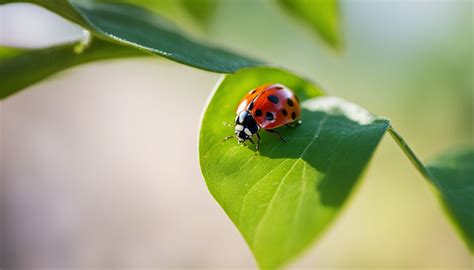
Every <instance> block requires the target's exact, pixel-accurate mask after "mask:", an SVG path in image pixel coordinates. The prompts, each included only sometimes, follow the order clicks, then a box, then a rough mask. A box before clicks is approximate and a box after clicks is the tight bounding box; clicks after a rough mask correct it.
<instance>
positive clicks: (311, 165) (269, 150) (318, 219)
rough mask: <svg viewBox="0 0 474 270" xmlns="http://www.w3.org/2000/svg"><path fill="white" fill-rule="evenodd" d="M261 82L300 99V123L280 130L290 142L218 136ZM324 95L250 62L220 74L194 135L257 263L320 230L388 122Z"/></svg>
mask: <svg viewBox="0 0 474 270" xmlns="http://www.w3.org/2000/svg"><path fill="white" fill-rule="evenodd" d="M265 83H281V84H284V85H286V86H287V87H289V88H290V89H293V90H294V91H295V92H296V94H297V96H299V98H300V99H301V100H302V101H303V100H305V101H303V103H302V104H303V111H302V121H303V123H302V125H300V126H298V127H295V128H289V127H282V128H280V129H279V130H280V132H281V133H282V134H283V136H285V137H286V138H287V139H288V141H289V142H288V143H287V144H285V143H282V142H281V141H280V140H278V139H277V138H276V137H275V136H273V135H271V134H267V133H265V132H261V135H262V145H261V149H260V155H257V156H256V155H255V151H254V148H253V147H249V148H247V147H240V146H239V145H238V144H237V142H236V140H229V141H225V142H224V141H223V138H224V137H225V136H228V135H232V134H233V129H232V128H229V127H226V126H224V125H223V122H224V121H225V122H231V121H232V120H233V119H234V118H235V109H236V106H237V103H238V102H239V100H240V99H241V98H242V97H243V96H244V95H245V94H246V93H247V92H248V91H249V90H251V89H253V88H254V87H256V86H259V85H262V84H265ZM322 95H323V93H322V91H321V90H320V89H319V88H318V87H316V86H314V85H312V84H311V83H310V82H308V81H306V80H304V79H301V78H299V77H297V76H295V75H293V74H291V73H289V72H286V71H283V70H279V69H276V68H266V67H265V68H251V69H243V70H241V71H239V72H238V73H236V74H235V75H227V76H225V77H224V79H223V80H222V82H220V83H219V84H218V85H217V88H216V90H215V92H214V93H213V94H212V96H211V100H210V102H209V105H208V106H207V108H206V109H205V113H204V116H203V119H202V126H201V132H200V142H199V157H200V164H201V170H202V173H203V176H204V178H205V180H206V183H207V186H208V188H209V190H210V192H211V193H212V195H213V196H214V198H215V199H216V200H217V201H218V202H219V204H220V205H221V206H222V207H223V208H224V210H225V212H226V213H227V214H228V215H229V217H230V218H231V219H232V221H233V222H234V224H235V225H236V226H237V227H238V229H239V230H240V232H241V233H242V235H243V237H244V238H245V240H246V242H247V244H248V245H249V247H250V248H251V250H252V252H253V254H254V256H255V258H256V260H257V263H258V265H259V266H260V267H261V268H264V269H267V268H268V269H272V268H276V267H279V266H281V265H283V264H285V263H287V262H288V261H289V260H290V259H291V258H294V257H295V256H296V255H298V254H299V253H300V252H301V251H302V250H304V249H305V248H306V247H307V246H308V245H309V244H310V243H312V242H314V240H315V239H316V238H319V237H320V236H321V235H322V233H323V232H324V231H325V230H326V229H327V227H328V226H329V224H330V223H331V222H332V221H333V220H334V218H335V217H336V216H337V214H338V213H339V212H340V210H341V209H342V206H343V204H344V202H346V201H347V199H348V197H349V195H350V194H351V191H352V190H353V188H354V186H355V185H356V183H357V180H358V178H359V177H360V175H361V174H362V171H363V170H364V168H365V167H366V166H367V164H368V162H369V159H370V157H371V155H372V154H373V152H374V150H375V148H376V146H377V144H378V143H379V141H380V139H381V138H382V136H383V135H384V133H385V131H386V129H387V128H388V126H389V123H388V121H387V120H385V119H379V118H376V117H374V116H372V115H371V114H369V113H368V112H367V111H365V110H364V109H362V108H360V107H358V106H357V105H354V104H351V103H349V102H347V101H344V100H342V99H339V98H335V97H318V96H322ZM313 97H316V98H313ZM310 98H313V99H310Z"/></svg>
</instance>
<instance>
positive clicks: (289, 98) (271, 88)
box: [237, 84, 301, 129]
mask: <svg viewBox="0 0 474 270" xmlns="http://www.w3.org/2000/svg"><path fill="white" fill-rule="evenodd" d="M244 110H248V111H250V113H251V114H252V116H253V118H254V119H255V121H256V122H257V124H258V125H259V126H260V128H263V129H274V128H278V127H281V126H284V125H286V124H289V123H292V122H295V121H297V120H298V119H299V118H300V116H301V107H300V104H299V102H298V98H297V97H296V96H295V94H294V93H293V92H292V91H291V90H290V89H288V88H287V87H285V86H284V85H281V84H266V85H262V86H259V87H257V88H255V89H253V90H252V91H250V92H249V93H248V94H247V95H246V96H245V97H244V98H243V99H242V100H241V101H240V103H239V106H238V108H237V115H238V114H239V113H240V112H241V111H244Z"/></svg>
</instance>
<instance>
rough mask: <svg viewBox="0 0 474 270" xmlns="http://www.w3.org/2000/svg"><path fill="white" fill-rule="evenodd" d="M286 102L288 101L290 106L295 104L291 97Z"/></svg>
mask: <svg viewBox="0 0 474 270" xmlns="http://www.w3.org/2000/svg"><path fill="white" fill-rule="evenodd" d="M286 102H287V103H288V106H290V107H293V105H295V104H294V103H293V100H291V98H288V99H287V100H286Z"/></svg>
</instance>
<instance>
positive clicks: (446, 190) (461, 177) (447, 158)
mask: <svg viewBox="0 0 474 270" xmlns="http://www.w3.org/2000/svg"><path fill="white" fill-rule="evenodd" d="M389 131H390V134H391V135H392V137H393V138H394V140H395V141H396V142H397V143H398V144H399V145H400V148H401V149H402V150H403V151H404V152H405V154H406V155H407V156H408V158H409V159H410V160H411V161H412V163H413V164H414V165H415V167H416V168H417V169H418V170H419V171H420V172H421V174H422V175H423V176H425V178H426V179H427V180H428V181H429V182H430V183H431V184H433V187H434V188H435V191H436V193H437V195H438V196H439V199H440V202H441V203H442V205H443V206H444V209H445V211H446V213H447V214H448V215H449V216H450V217H451V220H452V221H453V224H454V225H455V227H456V229H457V230H458V232H459V234H460V236H461V237H462V239H463V240H464V241H465V242H466V244H467V246H468V248H469V249H470V251H471V253H474V211H473V207H474V146H467V147H463V148H459V149H453V150H450V151H448V152H446V153H444V154H442V155H440V156H439V157H438V158H437V159H435V160H433V161H431V162H429V163H428V164H427V165H424V164H423V163H421V161H420V160H419V159H418V157H417V156H416V155H415V153H414V152H413V150H411V148H410V147H409V146H408V144H407V143H406V142H405V140H404V139H403V138H402V137H401V136H400V134H398V133H397V132H396V131H395V130H394V129H393V128H392V127H390V129H389Z"/></svg>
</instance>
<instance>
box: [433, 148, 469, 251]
mask: <svg viewBox="0 0 474 270" xmlns="http://www.w3.org/2000/svg"><path fill="white" fill-rule="evenodd" d="M426 167H427V169H428V171H429V173H430V175H431V179H429V180H430V181H431V182H432V183H433V185H434V186H435V187H436V189H437V190H438V191H439V198H440V200H441V202H442V203H443V205H444V206H445V209H446V211H447V213H448V214H449V215H450V216H451V218H452V220H453V221H454V224H455V225H456V226H457V228H458V229H459V232H460V234H461V236H462V238H463V239H464V240H465V242H466V243H467V245H468V247H469V249H470V251H471V253H474V147H473V146H470V147H465V148H462V149H455V150H451V151H449V152H446V153H444V154H442V155H440V156H439V157H438V158H437V159H435V160H433V161H431V162H429V163H428V165H427V166H426Z"/></svg>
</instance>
